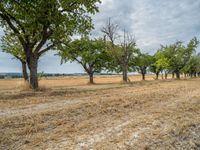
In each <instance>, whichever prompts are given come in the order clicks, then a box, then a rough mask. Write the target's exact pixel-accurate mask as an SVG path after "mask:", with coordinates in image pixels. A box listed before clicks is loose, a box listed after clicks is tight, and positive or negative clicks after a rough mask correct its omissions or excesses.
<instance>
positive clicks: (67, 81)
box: [0, 75, 171, 90]
mask: <svg viewBox="0 0 200 150" xmlns="http://www.w3.org/2000/svg"><path fill="white" fill-rule="evenodd" d="M154 77H155V75H147V76H146V80H154ZM170 77H171V75H169V78H170ZM141 78H142V77H141V75H130V76H129V80H130V81H131V82H134V81H141ZM160 78H161V77H160ZM94 81H95V83H96V84H110V83H120V82H121V81H122V77H121V76H120V75H112V76H106V75H102V76H95V77H94ZM87 83H88V77H87V76H69V77H49V78H42V79H41V80H40V85H41V86H45V87H47V88H51V87H53V88H55V87H66V86H77V85H86V84H87ZM23 84H24V83H23V80H22V79H0V90H1V89H2V90H5V89H13V88H19V87H21V86H22V85H23Z"/></svg>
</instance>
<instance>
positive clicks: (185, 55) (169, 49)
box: [162, 38, 199, 79]
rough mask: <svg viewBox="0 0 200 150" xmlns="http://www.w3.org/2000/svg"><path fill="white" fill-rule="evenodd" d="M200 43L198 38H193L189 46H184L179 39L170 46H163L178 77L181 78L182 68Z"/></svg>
mask: <svg viewBox="0 0 200 150" xmlns="http://www.w3.org/2000/svg"><path fill="white" fill-rule="evenodd" d="M198 43H199V42H198V40H197V39H196V38H193V39H191V40H190V42H189V43H188V44H187V46H184V45H183V43H182V42H181V41H177V42H176V43H174V44H171V45H169V46H162V48H163V49H164V53H165V54H164V55H165V57H166V58H167V59H168V61H169V66H170V68H171V70H172V72H174V73H175V74H176V78H177V79H180V73H181V70H182V69H183V68H184V66H185V65H186V64H187V63H188V61H189V60H190V58H191V57H192V54H193V53H194V52H195V49H196V48H197V45H198Z"/></svg>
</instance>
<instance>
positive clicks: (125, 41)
mask: <svg viewBox="0 0 200 150" xmlns="http://www.w3.org/2000/svg"><path fill="white" fill-rule="evenodd" d="M98 3H100V0H89V1H84V0H83V1H80V0H73V1H71V0H59V1H58V0H49V1H41V0H34V1H28V0H23V1H22V0H19V1H15V0H3V1H2V2H1V3H0V25H1V26H2V27H3V28H4V32H5V35H4V36H3V38H2V43H1V47H2V50H3V51H4V52H6V53H9V54H11V55H13V56H14V57H15V58H16V59H18V60H19V61H20V62H21V64H22V72H23V76H24V79H25V80H26V81H27V82H29V84H30V88H32V89H37V88H38V72H37V68H38V60H39V59H40V58H41V57H42V56H43V55H44V54H45V53H46V52H47V51H49V50H57V51H58V54H57V55H59V56H60V57H61V62H62V63H65V62H67V61H72V62H74V61H75V62H77V63H79V64H80V65H81V66H82V67H83V69H84V70H85V72H86V73H87V74H88V76H89V82H90V83H91V84H93V83H94V80H93V77H94V74H95V73H100V72H102V71H103V72H115V73H122V80H123V81H124V82H125V83H126V82H129V79H128V72H133V71H134V72H135V71H137V72H139V73H140V74H141V75H142V79H143V80H145V75H146V74H147V72H148V71H150V72H152V73H155V74H156V79H158V77H159V75H160V74H162V75H163V74H164V76H165V78H167V75H168V74H169V73H172V74H173V75H175V76H176V78H177V79H180V74H184V75H185V76H191V77H193V76H194V77H196V76H199V75H200V55H199V54H196V53H195V50H196V48H197V46H198V44H199V42H198V40H197V38H193V39H191V40H190V42H189V43H188V44H187V45H184V43H183V42H181V41H177V42H175V43H173V44H171V45H161V47H160V49H159V50H157V52H156V53H155V54H154V55H150V54H148V53H143V52H142V51H141V50H140V49H139V48H138V47H137V45H136V40H135V37H134V36H132V35H131V34H130V33H128V32H127V31H126V29H123V30H121V29H120V28H119V26H118V25H117V24H115V23H112V21H111V20H110V19H109V20H108V22H107V23H106V24H105V25H104V26H103V27H102V29H101V33H103V35H104V37H103V38H99V37H96V38H92V37H91V35H90V31H91V30H92V29H93V24H92V19H91V15H93V14H95V13H97V12H98V6H97V4H98ZM74 35H80V36H81V38H78V39H74V38H73V37H74ZM27 69H28V70H27ZM28 71H29V73H27V72H28Z"/></svg>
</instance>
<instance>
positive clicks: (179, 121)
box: [0, 76, 200, 150]
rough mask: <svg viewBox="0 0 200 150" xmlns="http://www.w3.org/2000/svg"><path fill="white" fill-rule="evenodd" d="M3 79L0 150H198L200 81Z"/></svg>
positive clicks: (199, 141) (0, 86)
mask: <svg viewBox="0 0 200 150" xmlns="http://www.w3.org/2000/svg"><path fill="white" fill-rule="evenodd" d="M153 77H154V76H147V80H148V81H141V82H140V80H141V76H130V80H131V81H132V82H131V83H130V84H122V83H121V76H97V77H95V82H96V83H97V84H96V85H87V77H65V78H47V79H42V80H41V81H40V84H41V86H42V87H43V88H42V90H41V91H37V92H33V91H30V90H27V89H26V88H25V87H24V85H23V81H22V80H19V79H8V80H0V149H2V150H7V149H9V150H10V149H11V150H16V149H24V150H27V149H53V150H54V149H57V150H60V149H61V150H62V149H63V150H66V149H67V150H89V149H94V150H118V149H119V150H147V149H148V150H156V149H168V150H176V149H183V150H197V149H200V79H198V78H197V79H188V80H158V81H155V80H153Z"/></svg>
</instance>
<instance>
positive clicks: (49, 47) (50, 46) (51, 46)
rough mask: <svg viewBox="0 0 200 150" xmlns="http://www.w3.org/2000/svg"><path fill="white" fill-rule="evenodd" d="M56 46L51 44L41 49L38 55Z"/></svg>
mask: <svg viewBox="0 0 200 150" xmlns="http://www.w3.org/2000/svg"><path fill="white" fill-rule="evenodd" d="M54 46H55V44H51V45H49V46H48V47H46V48H45V49H43V50H41V51H40V52H39V53H38V56H41V55H42V54H44V53H45V52H47V51H48V50H50V49H51V48H53V47H54Z"/></svg>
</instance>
